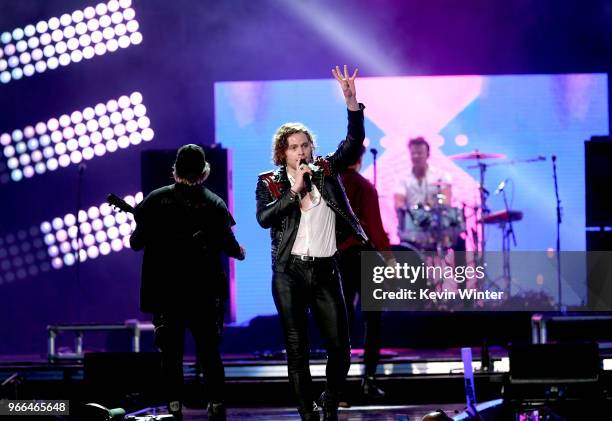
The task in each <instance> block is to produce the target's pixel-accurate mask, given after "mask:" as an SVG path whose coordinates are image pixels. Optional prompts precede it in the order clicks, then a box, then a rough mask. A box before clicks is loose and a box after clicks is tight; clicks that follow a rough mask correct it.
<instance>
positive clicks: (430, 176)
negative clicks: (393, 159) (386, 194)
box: [394, 165, 452, 208]
mask: <svg viewBox="0 0 612 421" xmlns="http://www.w3.org/2000/svg"><path fill="white" fill-rule="evenodd" d="M451 181H452V179H451V177H450V175H449V174H447V173H444V172H443V171H442V170H440V169H438V168H436V167H432V166H431V165H428V166H427V170H426V171H425V176H424V177H423V178H421V179H420V180H419V179H417V177H416V176H415V175H414V172H412V171H410V172H409V173H408V174H406V175H405V176H404V177H402V178H401V179H400V180H399V182H398V184H397V187H396V189H395V191H394V193H395V194H400V195H402V196H405V197H406V207H408V208H411V207H413V206H416V205H418V204H429V205H431V204H433V203H435V202H436V197H435V196H436V194H437V193H438V192H439V191H440V189H439V188H438V186H436V185H433V184H434V183H438V182H443V183H448V184H450V183H451Z"/></svg>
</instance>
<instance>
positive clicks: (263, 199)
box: [256, 104, 368, 272]
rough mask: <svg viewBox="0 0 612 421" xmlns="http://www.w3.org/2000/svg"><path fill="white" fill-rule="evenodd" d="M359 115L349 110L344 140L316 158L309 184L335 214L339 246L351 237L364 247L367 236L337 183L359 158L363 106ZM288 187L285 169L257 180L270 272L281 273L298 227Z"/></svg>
mask: <svg viewBox="0 0 612 421" xmlns="http://www.w3.org/2000/svg"><path fill="white" fill-rule="evenodd" d="M359 106H360V110H359V111H350V110H348V129H347V135H346V139H344V140H343V141H342V142H340V144H339V145H338V148H337V149H336V151H335V152H333V153H331V154H329V155H327V156H326V157H317V158H316V159H315V162H314V165H315V166H316V167H318V168H317V169H316V170H315V171H313V175H312V183H313V185H315V186H316V187H317V189H319V192H321V195H322V196H323V199H325V201H326V202H327V205H328V206H329V207H331V208H332V210H333V211H334V212H335V214H336V243H337V244H340V243H341V242H342V241H344V240H345V239H346V238H347V237H348V236H349V235H351V234H354V235H356V236H357V238H358V239H359V240H360V241H363V243H364V244H365V243H367V241H368V240H367V236H366V234H365V232H364V231H363V228H361V225H360V224H359V220H358V219H357V217H356V216H355V214H354V213H353V210H352V209H351V206H350V204H349V201H348V199H347V197H346V193H345V192H344V187H343V185H342V182H341V180H340V174H341V173H342V172H343V171H344V170H345V169H346V168H347V167H348V165H349V164H350V163H352V162H354V161H355V160H356V157H358V155H359V152H360V149H361V145H362V144H363V140H364V138H365V129H364V125H363V109H364V108H365V107H364V106H363V104H359ZM290 188H291V184H290V182H289V178H288V177H287V170H286V168H285V167H280V168H278V169H276V170H275V171H269V172H265V173H262V174H260V175H259V179H258V180H257V190H256V196H257V222H259V225H261V226H262V227H263V228H271V229H270V236H271V239H272V270H275V271H278V272H284V271H285V268H286V266H287V263H288V262H289V257H290V254H291V249H292V248H293V243H294V242H295V237H296V235H297V231H298V227H299V224H300V217H301V212H300V204H299V203H300V200H299V195H298V196H293V195H292V194H291V193H290V191H289V190H290Z"/></svg>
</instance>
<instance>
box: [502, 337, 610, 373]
mask: <svg viewBox="0 0 612 421" xmlns="http://www.w3.org/2000/svg"><path fill="white" fill-rule="evenodd" d="M599 371H600V361H599V348H598V346H597V344H596V343H594V342H593V343H556V344H537V345H536V344H513V345H512V346H511V347H510V376H511V378H512V381H535V380H568V381H571V380H586V379H596V378H597V377H598V376H599Z"/></svg>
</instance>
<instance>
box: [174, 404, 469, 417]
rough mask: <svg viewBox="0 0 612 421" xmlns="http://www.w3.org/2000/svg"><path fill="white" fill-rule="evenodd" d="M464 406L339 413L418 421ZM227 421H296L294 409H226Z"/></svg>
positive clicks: (200, 413)
mask: <svg viewBox="0 0 612 421" xmlns="http://www.w3.org/2000/svg"><path fill="white" fill-rule="evenodd" d="M464 407H465V405H464V404H446V405H397V406H390V405H389V406H383V405H381V406H356V407H352V408H342V409H340V411H339V417H338V418H339V420H341V421H409V420H410V421H419V420H420V419H421V418H423V416H424V415H425V414H428V413H429V412H432V411H434V410H437V409H442V410H443V411H445V412H446V413H447V414H448V415H449V416H450V417H452V416H453V415H455V414H456V413H459V412H461V411H463V409H464ZM205 414H206V411H204V410H196V409H186V410H185V411H184V412H183V415H184V420H185V421H195V420H204V419H206V415H205ZM227 419H228V421H231V420H235V421H242V420H251V421H276V420H278V421H299V419H300V417H299V415H298V413H297V411H296V410H295V409H294V408H229V410H228V412H227Z"/></svg>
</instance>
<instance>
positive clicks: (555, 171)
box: [552, 155, 565, 311]
mask: <svg viewBox="0 0 612 421" xmlns="http://www.w3.org/2000/svg"><path fill="white" fill-rule="evenodd" d="M552 164H553V180H554V181H555V198H556V200H557V288H558V290H559V311H565V308H564V306H563V301H562V299H563V294H562V290H561V222H562V218H561V199H559V185H558V177H557V156H556V155H553V156H552Z"/></svg>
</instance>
